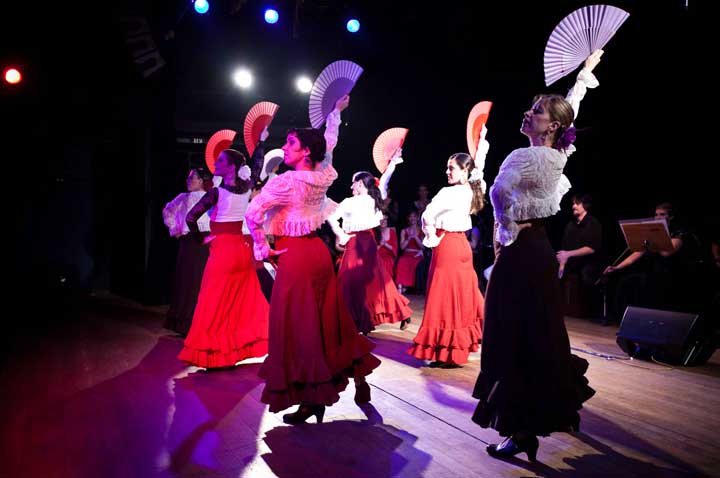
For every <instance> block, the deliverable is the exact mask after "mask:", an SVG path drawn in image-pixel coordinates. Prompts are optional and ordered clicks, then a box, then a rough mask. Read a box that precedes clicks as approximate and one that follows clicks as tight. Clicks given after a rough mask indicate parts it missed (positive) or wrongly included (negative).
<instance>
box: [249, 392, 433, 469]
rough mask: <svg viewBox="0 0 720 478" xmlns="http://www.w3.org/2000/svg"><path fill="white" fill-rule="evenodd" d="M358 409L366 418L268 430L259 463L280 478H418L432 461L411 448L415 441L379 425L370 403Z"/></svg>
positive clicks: (412, 436)
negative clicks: (403, 476)
mask: <svg viewBox="0 0 720 478" xmlns="http://www.w3.org/2000/svg"><path fill="white" fill-rule="evenodd" d="M361 408H362V409H363V412H364V413H365V415H366V416H367V417H368V419H367V420H363V421H355V420H336V421H331V422H327V423H322V424H315V423H307V424H303V425H297V426H286V427H278V428H274V429H272V430H270V431H269V432H267V434H266V436H265V439H264V441H265V444H266V445H267V446H268V447H269V448H270V450H271V453H266V454H264V455H262V457H263V459H264V460H265V462H266V463H267V464H268V466H269V467H270V468H271V469H272V471H273V473H274V474H275V475H276V476H278V477H279V478H303V477H308V478H310V477H312V478H319V477H340V476H341V477H343V478H360V477H373V478H390V477H393V476H397V475H398V474H400V473H402V474H403V475H406V476H422V473H423V471H424V470H425V469H426V468H427V466H428V464H429V463H430V460H431V459H432V457H431V456H430V455H429V454H427V453H425V452H423V451H420V450H418V449H416V448H415V447H414V444H415V442H416V441H417V437H416V436H414V435H411V434H409V433H407V432H405V431H403V430H399V429H397V428H395V427H393V426H390V425H385V424H383V422H382V416H381V415H380V414H379V413H378V412H377V410H375V408H374V407H373V406H372V405H371V404H366V405H363V406H362V407H361Z"/></svg>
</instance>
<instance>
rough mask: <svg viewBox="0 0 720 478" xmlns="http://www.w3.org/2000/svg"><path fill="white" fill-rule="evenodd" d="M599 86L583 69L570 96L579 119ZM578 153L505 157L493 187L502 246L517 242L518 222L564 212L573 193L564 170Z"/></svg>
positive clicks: (546, 150) (545, 151)
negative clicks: (589, 93) (562, 204)
mask: <svg viewBox="0 0 720 478" xmlns="http://www.w3.org/2000/svg"><path fill="white" fill-rule="evenodd" d="M598 85H599V82H598V81H597V79H596V78H595V76H594V75H593V74H592V73H591V72H590V71H588V70H586V69H585V68H583V69H582V70H580V73H579V74H578V77H577V81H576V82H575V85H574V86H573V87H572V88H571V89H570V91H569V93H568V95H567V97H566V100H567V101H568V102H569V103H570V104H571V105H572V107H573V110H574V112H575V118H577V114H578V111H579V109H580V101H581V100H582V99H583V97H584V96H585V93H586V92H587V89H588V88H595V87H596V86H598ZM574 151H575V147H574V146H573V145H571V146H570V147H569V148H568V149H567V150H566V151H560V150H557V149H554V148H550V147H547V146H530V147H528V148H520V149H516V150H515V151H513V152H512V153H510V154H509V155H508V157H507V158H505V161H503V163H502V165H501V166H500V171H499V172H498V175H497V177H496V178H495V182H494V183H493V185H492V187H491V188H490V201H491V202H492V205H493V210H494V211H493V213H494V215H495V222H496V223H497V225H498V227H497V232H496V236H495V239H496V240H497V241H498V242H499V243H500V244H501V245H503V246H509V245H510V244H512V243H513V242H515V240H516V239H517V236H518V233H519V231H520V230H519V228H518V224H517V222H518V221H526V220H530V219H542V218H545V217H550V216H553V215H555V214H557V212H558V211H560V200H561V199H562V198H563V196H564V195H565V194H566V193H567V192H568V191H569V190H570V180H568V178H567V177H566V176H565V175H564V174H563V169H564V168H565V164H566V163H567V159H568V156H570V155H571V154H572V153H573V152H574Z"/></svg>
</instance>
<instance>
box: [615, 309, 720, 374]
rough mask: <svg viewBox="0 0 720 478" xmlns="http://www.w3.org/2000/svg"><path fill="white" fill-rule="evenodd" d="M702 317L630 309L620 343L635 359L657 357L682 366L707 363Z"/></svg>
mask: <svg viewBox="0 0 720 478" xmlns="http://www.w3.org/2000/svg"><path fill="white" fill-rule="evenodd" d="M702 335H703V334H702V328H701V326H700V316H699V314H690V313H685V312H670V311H667V310H657V309H646V308H643V307H632V306H630V307H628V308H627V309H625V314H624V315H623V319H622V322H621V323H620V330H618V333H617V344H618V345H619V346H620V348H621V349H622V350H623V351H624V352H625V353H627V354H628V355H629V356H631V357H638V358H654V359H656V360H658V361H662V362H668V363H673V364H680V365H697V364H699V363H698V362H702V363H704V362H705V361H707V358H708V356H707V354H706V353H704V352H703V350H705V349H706V348H707V345H708V344H706V343H705V342H706V341H707V340H706V339H709V338H705V337H702Z"/></svg>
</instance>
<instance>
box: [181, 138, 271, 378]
mask: <svg viewBox="0 0 720 478" xmlns="http://www.w3.org/2000/svg"><path fill="white" fill-rule="evenodd" d="M258 157H259V158H260V159H259V160H257V159H256V160H255V161H254V162H253V169H252V171H251V170H250V168H248V167H247V165H246V164H245V157H244V156H243V154H242V153H240V152H239V151H236V150H234V149H226V150H224V151H223V152H222V153H220V155H219V156H218V159H217V161H216V162H215V175H216V176H222V183H221V184H220V186H219V187H217V188H213V189H212V190H210V192H208V193H207V194H206V195H205V196H203V198H202V199H201V200H200V201H199V202H198V203H197V204H196V205H195V207H193V208H192V210H190V212H189V213H188V215H187V224H188V227H189V228H190V230H191V231H194V232H197V230H198V226H197V221H198V218H200V216H202V215H203V214H204V213H205V212H206V211H208V210H210V232H211V238H212V240H211V241H210V258H209V259H208V262H207V266H206V267H205V274H204V275H203V280H202V286H201V288H200V296H199V297H198V304H197V307H196V308H195V316H194V317H193V324H192V327H191V328H190V333H189V334H188V336H187V338H186V339H185V347H184V348H183V349H182V351H181V352H180V355H179V358H180V360H183V361H185V362H188V363H190V364H192V365H195V366H198V367H205V368H208V369H213V368H224V367H231V366H233V365H235V364H236V363H237V362H239V361H241V360H244V359H246V358H249V357H262V356H263V355H265V354H266V353H267V346H268V302H267V300H266V299H265V296H264V295H263V293H262V290H261V289H260V283H259V282H258V278H257V274H256V273H255V262H254V261H253V257H252V252H251V247H250V245H249V244H248V242H247V241H246V240H245V238H244V237H243V232H242V226H243V219H244V216H245V210H246V208H247V205H248V200H249V198H250V189H251V187H252V186H253V184H255V181H257V178H258V177H259V175H260V168H261V167H262V156H261V155H258Z"/></svg>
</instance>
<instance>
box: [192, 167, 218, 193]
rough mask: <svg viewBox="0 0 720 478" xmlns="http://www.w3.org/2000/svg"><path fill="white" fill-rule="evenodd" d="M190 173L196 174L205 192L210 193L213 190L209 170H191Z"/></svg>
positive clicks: (211, 176)
mask: <svg viewBox="0 0 720 478" xmlns="http://www.w3.org/2000/svg"><path fill="white" fill-rule="evenodd" d="M190 172H191V173H194V174H196V175H197V177H198V178H200V180H201V181H202V183H203V185H202V187H203V189H204V190H205V191H210V190H211V189H212V188H213V175H212V173H211V172H210V170H208V169H206V168H193V169H191V170H190Z"/></svg>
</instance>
